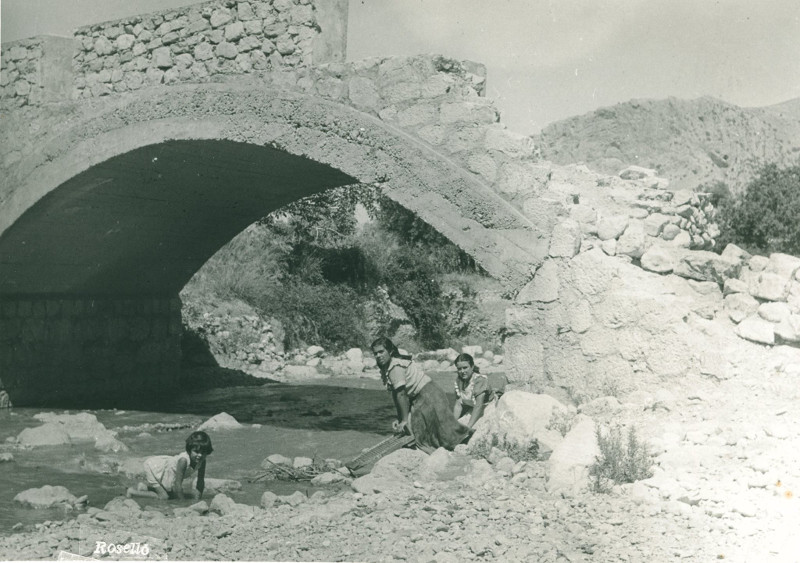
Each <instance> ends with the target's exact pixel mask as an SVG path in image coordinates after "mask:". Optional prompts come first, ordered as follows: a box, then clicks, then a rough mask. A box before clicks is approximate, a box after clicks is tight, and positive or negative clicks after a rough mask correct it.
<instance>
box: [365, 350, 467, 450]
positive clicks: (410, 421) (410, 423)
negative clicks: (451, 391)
mask: <svg viewBox="0 0 800 563" xmlns="http://www.w3.org/2000/svg"><path fill="white" fill-rule="evenodd" d="M371 348H372V353H373V354H374V355H375V360H376V361H377V362H378V367H379V368H380V370H381V380H382V381H383V383H384V385H386V389H387V390H388V391H389V393H391V395H392V400H393V401H394V406H395V409H397V420H396V421H395V422H394V424H393V426H394V428H395V430H396V431H399V432H408V433H409V434H411V435H412V436H414V440H415V441H416V444H417V447H419V449H421V450H422V451H424V452H425V453H431V452H433V451H434V450H435V449H436V448H440V447H443V448H446V449H448V450H452V449H453V448H455V447H456V446H457V445H458V444H460V443H461V442H463V441H464V440H465V439H466V438H467V436H469V429H468V428H467V427H466V426H464V425H463V424H461V423H459V422H458V421H457V420H456V419H455V418H453V413H452V411H451V410H450V407H449V405H448V403H447V396H446V395H445V394H444V391H442V390H441V389H440V388H439V386H438V385H436V384H435V383H433V382H432V381H431V378H430V377H428V376H427V375H425V372H423V371H422V368H421V367H419V365H417V364H416V363H414V362H413V361H412V360H411V356H405V355H402V354H400V351H399V350H398V349H397V346H395V345H394V343H393V342H392V341H391V340H389V339H388V338H378V339H377V340H375V341H374V342H373V343H372V346H371Z"/></svg>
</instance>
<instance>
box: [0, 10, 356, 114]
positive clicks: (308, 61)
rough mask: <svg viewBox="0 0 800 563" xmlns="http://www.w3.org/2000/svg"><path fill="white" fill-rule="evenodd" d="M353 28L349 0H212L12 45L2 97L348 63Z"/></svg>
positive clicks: (45, 97) (126, 88)
mask: <svg viewBox="0 0 800 563" xmlns="http://www.w3.org/2000/svg"><path fill="white" fill-rule="evenodd" d="M346 30H347V2H346V0H326V1H325V2H317V3H312V2H310V0H274V1H268V0H252V1H249V2H235V1H231V0H213V1H211V2H204V3H202V4H195V5H193V6H188V7H185V8H180V9H177V10H168V11H162V12H156V13H151V14H145V15H140V16H134V17H130V18H126V19H122V20H116V21H112V22H106V23H101V24H96V25H91V26H86V27H81V28H79V29H77V30H76V31H75V33H74V37H73V38H56V37H34V38H31V39H25V40H22V41H16V42H11V43H6V44H5V45H4V48H3V57H2V73H1V76H2V77H1V78H0V105H2V106H3V107H4V108H13V107H18V106H22V105H39V104H41V103H43V102H48V101H57V100H67V99H70V98H72V99H79V98H94V97H100V96H107V95H110V94H114V93H122V92H131V91H136V90H139V89H142V88H146V87H148V86H157V85H160V84H174V83H178V82H202V81H204V80H207V79H209V78H210V77H212V76H214V75H226V74H259V73H263V72H269V71H275V70H286V69H295V68H303V67H308V66H311V65H312V64H322V63H327V62H331V61H343V60H344V58H345V45H346ZM54 79H57V82H58V84H57V88H56V87H54V86H56V85H55V84H48V81H49V82H53V81H54ZM48 86H50V87H48Z"/></svg>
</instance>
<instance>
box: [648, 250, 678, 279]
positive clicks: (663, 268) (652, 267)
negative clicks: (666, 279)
mask: <svg viewBox="0 0 800 563" xmlns="http://www.w3.org/2000/svg"><path fill="white" fill-rule="evenodd" d="M677 262H678V255H677V254H676V253H675V249H674V248H669V247H663V246H655V245H654V246H651V247H650V248H648V249H647V250H646V251H645V253H644V254H642V259H641V264H642V268H644V269H645V270H648V271H650V272H656V273H657V274H668V273H669V272H671V271H672V270H673V269H674V268H675V264H677Z"/></svg>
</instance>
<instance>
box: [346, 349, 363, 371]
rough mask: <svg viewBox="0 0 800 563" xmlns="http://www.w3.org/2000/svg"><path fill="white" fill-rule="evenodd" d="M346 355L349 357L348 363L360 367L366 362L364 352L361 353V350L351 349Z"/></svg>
mask: <svg viewBox="0 0 800 563" xmlns="http://www.w3.org/2000/svg"><path fill="white" fill-rule="evenodd" d="M344 355H345V356H346V357H347V361H349V362H350V363H351V364H355V365H357V366H359V367H360V366H361V364H362V363H363V362H364V352H362V351H361V348H350V349H349V350H348V351H347V352H345V353H344Z"/></svg>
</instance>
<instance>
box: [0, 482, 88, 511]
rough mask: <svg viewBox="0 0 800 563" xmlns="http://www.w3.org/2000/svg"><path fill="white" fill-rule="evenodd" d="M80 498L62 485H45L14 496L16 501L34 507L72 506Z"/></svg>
mask: <svg viewBox="0 0 800 563" xmlns="http://www.w3.org/2000/svg"><path fill="white" fill-rule="evenodd" d="M77 500H78V498H77V497H76V496H75V495H73V494H72V493H70V492H69V490H68V489H67V488H66V487H62V486H60V485H56V486H52V485H45V486H44V487H39V488H34V489H27V490H25V491H22V492H21V493H19V494H17V495H16V496H15V497H14V502H18V503H20V504H24V505H27V506H31V507H33V508H50V507H51V506H58V505H69V506H72V505H74V504H75V502H76V501H77Z"/></svg>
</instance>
